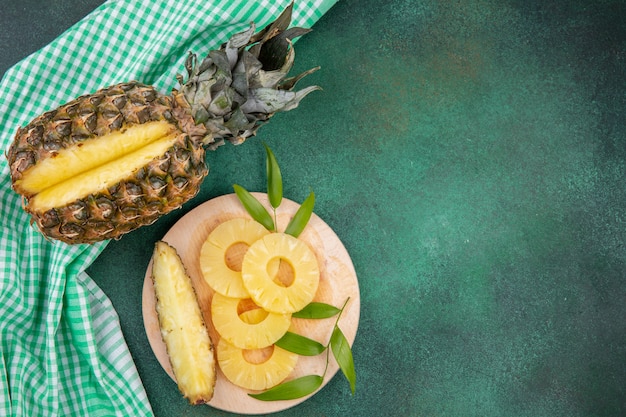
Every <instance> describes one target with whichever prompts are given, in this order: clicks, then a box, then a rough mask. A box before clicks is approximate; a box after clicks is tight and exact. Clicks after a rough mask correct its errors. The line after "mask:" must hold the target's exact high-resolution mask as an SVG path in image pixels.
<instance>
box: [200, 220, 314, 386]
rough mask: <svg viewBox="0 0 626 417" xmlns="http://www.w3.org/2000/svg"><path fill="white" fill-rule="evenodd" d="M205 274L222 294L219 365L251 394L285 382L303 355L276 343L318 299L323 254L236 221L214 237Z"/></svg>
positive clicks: (218, 296) (214, 305) (217, 323)
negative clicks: (319, 260) (298, 314)
mask: <svg viewBox="0 0 626 417" xmlns="http://www.w3.org/2000/svg"><path fill="white" fill-rule="evenodd" d="M200 268H201V271H202V274H203V276H204V279H205V280H206V282H207V284H209V286H210V287H211V288H212V289H213V290H214V291H215V293H214V295H213V298H212V301H211V317H212V321H213V326H214V328H215V330H216V331H217V333H218V334H219V336H220V341H219V343H218V346H217V361H218V364H219V366H220V369H221V370H222V372H223V373H224V375H225V376H226V378H227V379H228V380H229V381H231V382H232V383H233V384H235V385H237V386H239V387H242V388H245V389H250V390H265V389H268V388H271V387H273V386H275V385H277V384H279V383H280V382H282V381H283V380H284V379H285V378H286V377H287V376H288V375H289V374H290V373H291V372H292V370H293V369H294V368H295V366H296V363H297V360H298V355H297V354H295V353H291V352H288V351H286V350H283V349H281V348H280V347H278V346H275V345H274V343H275V342H276V341H278V340H279V339H280V338H281V337H282V336H283V335H284V334H285V333H286V332H287V330H288V329H289V327H290V325H291V314H292V313H294V312H296V311H299V310H301V309H302V308H303V307H304V306H306V305H307V304H309V303H310V302H311V301H312V300H313V297H314V296H315V293H316V292H317V287H318V284H319V276H320V272H319V267H318V264H317V259H316V257H315V254H314V253H313V252H312V251H311V249H309V247H308V246H307V245H306V244H305V243H304V242H302V241H301V240H298V239H297V238H295V237H293V236H291V235H288V234H285V233H271V232H269V231H268V230H267V229H265V228H264V227H263V226H261V225H260V224H259V223H257V222H256V221H254V220H251V219H243V218H236V219H232V220H228V221H226V222H224V223H222V224H220V225H219V226H217V227H216V228H215V229H214V230H213V231H212V232H211V233H210V234H209V236H208V238H207V239H206V241H205V242H204V244H203V246H202V249H201V253H200Z"/></svg>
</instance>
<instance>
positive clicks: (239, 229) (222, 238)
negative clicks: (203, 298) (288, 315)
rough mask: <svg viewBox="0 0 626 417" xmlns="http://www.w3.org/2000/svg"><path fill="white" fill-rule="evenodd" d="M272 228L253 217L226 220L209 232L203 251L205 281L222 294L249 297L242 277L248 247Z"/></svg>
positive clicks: (201, 257) (202, 260)
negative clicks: (243, 260) (264, 225)
mask: <svg viewBox="0 0 626 417" xmlns="http://www.w3.org/2000/svg"><path fill="white" fill-rule="evenodd" d="M268 233H269V231H268V230H267V229H266V228H265V227H263V226H262V225H261V224H259V223H257V222H255V221H254V220H252V219H244V218H236V219H232V220H228V221H225V222H224V223H221V224H220V225H219V226H217V227H216V228H215V229H213V231H212V232H211V233H210V234H209V236H208V237H207V239H206V241H205V242H204V244H203V245H202V249H201V251H200V269H201V271H202V275H203V276H204V279H205V281H206V282H207V284H209V286H210V287H211V288H213V290H214V291H215V292H217V293H219V294H222V295H225V296H227V297H233V298H248V297H249V295H248V291H247V290H246V288H245V287H244V285H243V281H242V280H241V261H242V259H243V256H244V254H245V252H246V251H247V249H248V247H249V246H250V245H252V244H253V243H254V242H256V241H257V240H259V239H260V238H261V237H263V236H265V235H267V234H268Z"/></svg>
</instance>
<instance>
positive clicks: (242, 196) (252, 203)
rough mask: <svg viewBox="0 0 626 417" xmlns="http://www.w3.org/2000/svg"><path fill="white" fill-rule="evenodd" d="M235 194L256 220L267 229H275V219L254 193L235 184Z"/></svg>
mask: <svg viewBox="0 0 626 417" xmlns="http://www.w3.org/2000/svg"><path fill="white" fill-rule="evenodd" d="M233 189H234V190H235V194H237V197H238V198H239V201H241V204H243V206H244V208H245V209H246V211H247V212H248V214H250V216H252V218H253V219H254V220H256V221H257V222H259V223H261V224H262V225H263V227H265V228H266V229H267V230H270V231H274V220H272V216H271V215H270V214H269V212H268V211H267V209H266V208H265V207H263V205H262V204H261V203H260V202H259V200H257V199H256V197H254V196H253V195H252V194H250V193H249V192H248V190H246V189H245V188H243V187H242V186H240V185H237V184H234V185H233Z"/></svg>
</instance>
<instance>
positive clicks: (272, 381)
mask: <svg viewBox="0 0 626 417" xmlns="http://www.w3.org/2000/svg"><path fill="white" fill-rule="evenodd" d="M269 352H271V353H269ZM217 361H218V364H219V366H220V369H221V370H222V372H223V373H224V376H225V377H226V378H227V379H228V380H229V381H230V382H232V383H233V384H235V385H237V386H239V387H241V388H245V389H249V390H265V389H268V388H271V387H273V386H275V385H277V384H279V383H281V382H282V381H283V380H284V379H285V378H287V376H289V374H290V373H291V372H292V371H293V370H294V368H295V367H296V364H297V363H298V355H297V354H295V353H291V352H288V351H286V350H284V349H281V348H279V347H278V346H275V345H272V346H269V347H267V348H265V349H258V350H253V351H248V350H246V349H240V348H238V347H236V346H233V345H231V344H230V343H228V342H227V341H226V340H224V339H223V338H222V339H220V341H219V342H218V344H217Z"/></svg>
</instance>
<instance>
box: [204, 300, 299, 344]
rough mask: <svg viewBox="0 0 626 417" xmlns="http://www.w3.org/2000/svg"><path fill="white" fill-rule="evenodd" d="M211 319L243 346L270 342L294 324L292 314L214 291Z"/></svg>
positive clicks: (231, 340) (230, 339)
mask: <svg viewBox="0 0 626 417" xmlns="http://www.w3.org/2000/svg"><path fill="white" fill-rule="evenodd" d="M250 307H252V309H250ZM241 310H244V311H242V312H240V311H241ZM211 319H212V320H213V326H214V327H215V330H216V331H217V333H218V334H219V335H220V337H221V338H222V339H225V340H227V341H228V342H229V343H230V344H232V345H234V346H236V347H238V348H240V349H260V348H264V347H267V346H270V345H272V344H274V343H275V342H276V341H277V340H278V339H280V338H281V337H282V336H283V335H284V334H285V332H286V331H287V329H289V326H290V325H291V314H278V313H270V312H267V311H264V310H261V309H259V308H258V307H257V306H256V305H254V303H252V301H251V300H250V299H247V300H246V299H239V298H231V297H225V296H223V295H221V294H219V293H215V294H214V295H213V300H212V301H211Z"/></svg>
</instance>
